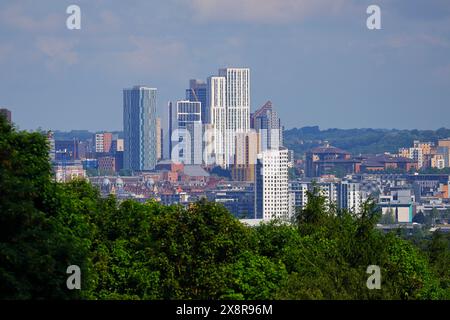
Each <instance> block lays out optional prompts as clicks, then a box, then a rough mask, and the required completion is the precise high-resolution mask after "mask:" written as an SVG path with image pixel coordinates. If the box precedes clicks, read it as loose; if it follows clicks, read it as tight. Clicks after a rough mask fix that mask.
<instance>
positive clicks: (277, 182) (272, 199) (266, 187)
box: [255, 148, 293, 221]
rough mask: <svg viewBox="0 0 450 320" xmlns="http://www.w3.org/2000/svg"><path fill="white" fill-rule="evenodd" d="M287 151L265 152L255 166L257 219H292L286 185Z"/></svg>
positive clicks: (284, 149)
mask: <svg viewBox="0 0 450 320" xmlns="http://www.w3.org/2000/svg"><path fill="white" fill-rule="evenodd" d="M288 169H289V168H288V150H287V149H286V148H280V149H279V150H274V149H270V150H266V151H263V152H262V153H260V154H259V155H258V160H257V164H256V185H255V211H256V217H255V218H257V219H263V220H271V219H281V220H285V221H289V220H290V219H291V218H292V216H291V215H292V214H293V210H292V198H291V196H290V192H289V184H288V178H289V174H288Z"/></svg>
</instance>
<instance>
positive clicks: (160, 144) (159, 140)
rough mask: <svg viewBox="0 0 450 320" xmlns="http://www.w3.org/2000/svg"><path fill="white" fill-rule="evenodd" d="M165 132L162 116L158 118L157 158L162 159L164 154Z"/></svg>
mask: <svg viewBox="0 0 450 320" xmlns="http://www.w3.org/2000/svg"><path fill="white" fill-rule="evenodd" d="M162 139H163V132H162V128H161V118H156V160H157V161H159V160H161V159H162V154H163V140H162Z"/></svg>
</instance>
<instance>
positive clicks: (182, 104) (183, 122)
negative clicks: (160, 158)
mask: <svg viewBox="0 0 450 320" xmlns="http://www.w3.org/2000/svg"><path fill="white" fill-rule="evenodd" d="M169 114H170V115H171V117H172V119H171V120H170V121H171V125H170V127H171V130H172V133H171V145H172V150H171V159H172V160H174V161H177V162H183V163H184V164H202V157H203V154H202V151H203V149H202V148H203V140H202V137H203V129H202V117H201V103H200V102H194V101H186V100H182V101H177V103H176V105H172V104H170V110H169Z"/></svg>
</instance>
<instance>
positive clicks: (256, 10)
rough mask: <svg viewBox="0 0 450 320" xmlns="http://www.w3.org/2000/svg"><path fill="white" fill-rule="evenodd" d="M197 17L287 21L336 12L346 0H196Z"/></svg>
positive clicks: (193, 4) (273, 21) (206, 18)
mask: <svg viewBox="0 0 450 320" xmlns="http://www.w3.org/2000/svg"><path fill="white" fill-rule="evenodd" d="M190 4H191V7H192V9H193V12H194V16H195V17H197V18H199V19H201V20H221V21H245V22H263V23H284V22H291V21H296V20H302V19H304V18H305V17H308V16H310V15H317V14H319V15H335V14H338V13H339V12H341V10H342V8H343V6H344V5H346V4H347V5H348V4H351V2H349V1H344V0H192V1H191V2H190Z"/></svg>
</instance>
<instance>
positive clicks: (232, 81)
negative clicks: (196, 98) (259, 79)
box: [219, 68, 250, 167]
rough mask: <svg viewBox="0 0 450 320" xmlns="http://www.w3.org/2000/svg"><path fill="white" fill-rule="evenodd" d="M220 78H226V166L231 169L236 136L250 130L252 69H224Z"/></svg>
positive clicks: (221, 70) (220, 72)
mask: <svg viewBox="0 0 450 320" xmlns="http://www.w3.org/2000/svg"><path fill="white" fill-rule="evenodd" d="M219 76H222V77H224V78H225V106H226V136H225V144H226V146H225V166H226V167H229V165H230V164H233V162H234V151H235V134H236V133H245V132H248V131H249V130H250V69H248V68H224V69H220V70H219Z"/></svg>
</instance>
